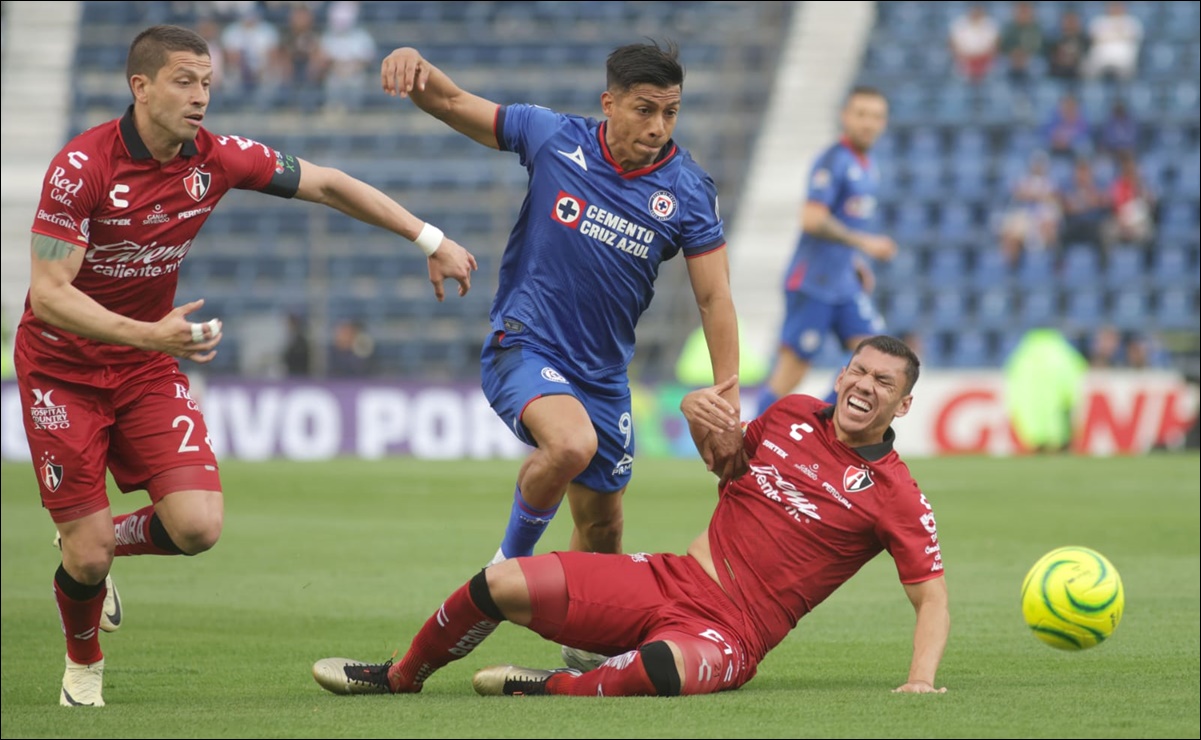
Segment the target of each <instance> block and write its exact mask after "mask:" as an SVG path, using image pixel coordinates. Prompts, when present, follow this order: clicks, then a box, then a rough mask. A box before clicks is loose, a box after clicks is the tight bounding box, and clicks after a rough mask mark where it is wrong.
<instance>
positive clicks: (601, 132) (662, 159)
mask: <svg viewBox="0 0 1201 740" xmlns="http://www.w3.org/2000/svg"><path fill="white" fill-rule="evenodd" d="M608 125H609V122H608V121H602V122H601V125H600V126H599V127H597V129H596V139H597V141H598V142H599V143H600V149H601V154H603V155H604V156H605V161H606V162H608V163H609V165H610V166H612V167H613V169H614V170H616V171H617V174H619V175H621V176H622V177H623V178H625V179H627V180H630V179H633V178H635V177H642V176H643V175H648V174H650V173H652V172H654V171H655V170H657V169H659V168H660V167H662V166H663V165H665V164H667V162H668V160H670V159H671V158H672V157H674V156H675V155H676V151H677V149H678V147H676V140H675V139H668V140H667V143H666V144H664V145H663V148H662V149H660V150H659V156H657V157H655V161H654V162H652V163H651V164H648V165H647V166H645V167H640V168H639V169H636V170H630V171H629V172H626V171H625V170H623V169H622V168H621V165H620V164H618V163H617V160H616V159H614V158H613V153H612V152H610V151H609V144H608V143H607V142H605V129H606V128H608Z"/></svg>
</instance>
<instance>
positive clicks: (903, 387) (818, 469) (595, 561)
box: [313, 336, 951, 696]
mask: <svg viewBox="0 0 1201 740" xmlns="http://www.w3.org/2000/svg"><path fill="white" fill-rule="evenodd" d="M918 370H919V363H918V359H917V356H916V355H914V354H913V352H912V351H911V350H910V349H909V348H908V347H907V346H906V345H905V344H904V343H903V342H901V341H900V340H898V339H894V338H892V337H888V336H875V337H871V338H868V339H866V340H864V341H863V342H862V343H861V344H860V345H859V346H858V348H857V349H856V350H855V353H854V355H852V357H851V359H850V361H849V362H848V364H847V366H846V367H845V368H844V369H843V370H842V372H841V373H839V375H838V379H837V381H836V384H835V386H836V390H837V393H838V395H837V399H838V400H837V402H836V403H835V404H834V405H832V406H831V405H827V404H825V403H824V402H822V401H819V400H817V399H815V398H811V397H809V396H802V395H790V396H786V397H785V398H783V399H781V400H780V401H778V402H776V403H775V404H773V405H772V406H770V407H769V408H768V409H767V410H766V411H764V413H763V414H762V415H761V416H760V417H759V418H757V419H755V420H754V421H753V422H751V423H750V424H749V425H748V426H747V428H746V434H745V439H744V445H743V450H744V452H745V454H746V455H747V456H748V462H749V470H748V472H747V473H746V474H744V475H742V476H741V477H738V478H735V479H734V480H732V481H730V482H729V483H728V484H726V485H725V486H723V487H721V490H720V497H719V500H718V503H717V508H716V510H715V511H714V513H713V517H712V518H711V519H710V521H709V527H708V529H707V530H706V531H705V532H703V533H702V534H701V535H700V536H699V537H697V538H696V540H695V541H694V542H693V543H692V545H691V546H690V547H689V548H688V554H687V555H683V556H679V555H668V554H656V555H648V554H646V553H638V554H634V555H610V554H599V553H581V552H552V553H547V554H544V555H537V556H534V557H521V558H514V559H510V560H506V561H504V562H502V563H499V564H497V565H493V566H490V567H489V568H486V569H485V570H483V571H481V572H480V573H479V574H478V575H476V576H475V577H474V578H472V579H471V580H470V581H468V582H467V583H466V584H464V585H463V586H462V587H461V588H459V590H458V591H456V592H454V593H453V594H451V596H450V597H449V598H448V599H447V600H446V601H445V602H444V603H443V604H442V606H441V607H440V608H439V609H438V611H437V612H436V613H435V614H434V615H433V616H432V617H430V619H429V620H428V621H427V622H426V623H425V626H424V627H422V628H421V630H420V632H418V633H417V636H416V637H415V638H414V639H413V642H412V645H411V646H410V647H409V651H408V652H407V653H406V654H405V655H404V657H403V658H401V660H400V661H399V662H396V663H392V662H389V663H384V664H374V665H372V664H367V663H363V662H359V661H354V660H349V659H346V658H325V659H323V660H320V661H318V662H317V663H316V664H315V665H314V666H313V675H314V677H315V678H316V679H317V682H318V683H319V684H320V685H321V686H322V687H323V688H325V689H327V690H329V691H332V692H334V693H338V694H368V693H379V694H382V693H413V692H418V691H421V688H422V686H423V685H424V682H425V680H426V679H427V678H429V676H430V674H432V673H433V672H434V671H435V670H437V669H438V668H441V667H442V666H444V665H446V664H447V663H449V662H451V661H452V660H457V659H459V658H462V657H464V656H466V655H467V654H469V653H470V652H471V651H472V650H473V649H474V648H475V646H476V645H477V644H479V642H480V641H482V640H483V639H484V638H486V637H487V636H488V635H490V634H491V633H492V631H493V630H495V629H496V627H497V625H499V623H500V622H502V621H505V620H507V621H510V622H513V623H515V624H519V625H523V626H525V627H528V628H529V629H531V630H533V631H534V632H537V633H538V634H540V635H542V636H543V637H545V638H546V639H548V640H553V641H555V642H558V643H561V644H564V645H571V646H573V647H577V648H580V649H584V650H589V651H594V652H598V653H601V654H604V655H611V656H613V657H611V658H609V659H608V660H607V661H605V662H604V663H603V664H602V665H601V666H600V667H599V668H596V669H594V670H591V671H587V672H584V673H581V672H580V671H577V670H572V669H566V668H559V669H552V670H535V669H529V668H519V667H516V666H511V665H504V666H492V667H489V668H484V669H482V670H480V671H479V672H477V673H476V674H475V679H474V681H473V683H474V685H475V689H476V691H477V692H479V693H481V694H484V695H501V694H507V695H515V694H526V695H531V694H558V695H571V696H676V695H681V694H708V693H713V692H716V691H726V690H729V689H736V688H738V687H739V686H741V685H742V684H744V683H746V682H747V681H749V680H750V679H751V678H752V677H754V675H755V672H756V670H757V667H758V665H759V662H760V661H761V660H762V659H763V657H764V656H765V655H767V653H768V651H770V650H771V649H772V648H773V647H775V646H776V645H777V644H779V643H780V641H781V640H783V639H784V637H785V636H786V635H787V634H788V632H789V631H790V630H791V629H792V628H793V627H795V626H796V624H797V621H798V620H800V619H801V618H802V617H803V616H805V615H806V614H808V613H809V612H810V611H812V610H813V609H814V608H815V607H816V606H817V605H818V604H820V603H821V602H822V601H824V600H825V599H826V597H828V596H829V595H830V594H831V593H833V592H834V590H835V589H837V588H838V587H839V586H841V585H842V584H843V583H845V582H846V581H847V580H848V579H850V578H851V576H853V575H854V574H855V573H856V572H858V570H859V569H860V568H861V567H862V566H863V565H864V564H865V563H867V562H868V561H869V560H871V559H872V558H874V557H875V556H876V555H877V554H879V553H880V552H881V551H882V550H887V551H888V553H889V554H890V555H891V556H892V558H893V560H894V561H895V563H896V568H897V575H898V576H899V577H900V580H901V583H902V584H903V586H904V589H905V593H906V595H907V596H908V597H909V600H910V601H911V602H912V604H913V607H914V610H915V612H916V614H917V620H916V626H915V629H914V634H913V657H912V660H911V661H910V664H909V674H908V677H907V678H906V680H905V681H904V682H903V683H902V684H901V685H900V686H899V687H897V688H896V689H895V691H898V692H912V693H932V692H937V693H941V692H944V691H946V689H945V688H936V684H935V673H936V671H937V669H938V664H939V662H940V661H941V660H942V654H943V649H944V648H945V646H946V641H947V634H948V632H949V630H950V624H951V621H950V614H949V612H948V609H947V587H946V580H945V579H944V578H943V564H942V557H941V553H940V545H939V542H938V529H937V527H936V525H935V521H934V513H933V511H932V510H931V507H930V504H929V502H928V501H927V500H926V497H925V496H924V495H923V494H922V492H921V490H920V489H919V488H918V486H917V483H915V482H914V480H913V478H912V477H911V476H910V474H909V469H908V467H906V465H905V464H904V463H903V462H901V459H900V457H899V456H898V455H897V453H896V451H895V450H894V449H893V440H894V438H895V434H894V432H893V430H892V428H891V424H892V420H893V419H895V418H897V417H899V416H904V415H905V414H906V413H908V411H909V406H910V404H911V403H912V401H913V396H912V395H911V393H912V390H913V384H914V383H915V382H916V381H917V376H918ZM735 382H736V378H730V379H728V380H726V381H725V382H724V383H721V384H720V385H717V386H712V387H709V388H704V389H701V390H697V391H693V392H691V393H689V394H688V395H687V396H685V398H684V401H683V402H682V404H681V410H682V411H683V412H684V416H685V418H686V419H687V420H688V425H689V429H690V430H691V432H692V436H693V439H694V440H697V441H699V440H700V439H701V438H702V437H703V436H704V435H706V434H709V433H712V432H714V431H720V430H721V429H723V428H724V425H725V423H726V422H727V421H728V419H729V418H731V417H732V416H733V408H732V407H731V406H730V405H729V404H728V403H726V402H725V401H724V400H723V399H722V398H721V393H722V392H723V391H725V390H727V389H728V388H730V387H733V384H734V383H735Z"/></svg>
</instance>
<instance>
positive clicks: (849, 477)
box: [842, 465, 876, 493]
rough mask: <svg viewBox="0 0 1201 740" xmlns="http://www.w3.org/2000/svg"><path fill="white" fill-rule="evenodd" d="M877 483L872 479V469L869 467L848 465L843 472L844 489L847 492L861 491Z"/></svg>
mask: <svg viewBox="0 0 1201 740" xmlns="http://www.w3.org/2000/svg"><path fill="white" fill-rule="evenodd" d="M875 484H876V482H875V481H873V480H872V471H870V470H868V469H867V468H857V467H855V466H854V465H848V466H847V469H846V470H845V471H844V472H843V474H842V490H844V491H846V492H847V493H859V492H860V491H863V490H866V489H868V488H871V487H872V486H874V485H875Z"/></svg>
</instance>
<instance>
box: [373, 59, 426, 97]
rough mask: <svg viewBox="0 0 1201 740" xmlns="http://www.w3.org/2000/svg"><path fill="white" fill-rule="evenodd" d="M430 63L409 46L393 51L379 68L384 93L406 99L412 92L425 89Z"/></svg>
mask: <svg viewBox="0 0 1201 740" xmlns="http://www.w3.org/2000/svg"><path fill="white" fill-rule="evenodd" d="M431 69H432V68H431V67H430V63H429V62H427V61H426V60H425V58H424V57H422V56H421V53H420V52H418V51H417V50H416V49H414V48H413V47H411V46H405V47H403V48H400V49H397V50H396V51H393V52H392V53H391V54H389V55H388V56H386V57H384V62H383V64H382V65H381V66H380V81H381V83H382V85H383V88H384V92H386V93H388V94H389V95H391V96H392V97H397V96H400V97H402V98H407V97H408V96H409V93H411V92H413V90H417V91H419V92H420V91H421V90H424V89H425V83H426V82H427V81H429V78H430V70H431Z"/></svg>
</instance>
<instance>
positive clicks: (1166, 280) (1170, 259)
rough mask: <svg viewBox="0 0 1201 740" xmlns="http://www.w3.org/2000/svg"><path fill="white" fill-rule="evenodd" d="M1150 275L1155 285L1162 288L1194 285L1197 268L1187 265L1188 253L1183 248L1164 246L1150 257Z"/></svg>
mask: <svg viewBox="0 0 1201 740" xmlns="http://www.w3.org/2000/svg"><path fill="white" fill-rule="evenodd" d="M1151 275H1152V278H1153V279H1154V281H1155V283H1156V284H1158V285H1160V286H1164V287H1167V286H1176V285H1186V284H1189V283H1193V284H1196V282H1197V266H1196V265H1191V264H1189V255H1188V252H1187V251H1186V250H1185V249H1184V248H1183V247H1178V246H1175V245H1168V244H1164V245H1161V246H1160V247H1159V248H1157V249H1156V251H1155V253H1154V256H1153V257H1152V265H1151Z"/></svg>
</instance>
